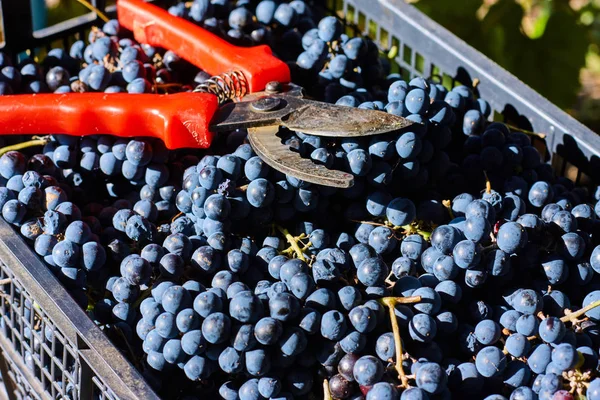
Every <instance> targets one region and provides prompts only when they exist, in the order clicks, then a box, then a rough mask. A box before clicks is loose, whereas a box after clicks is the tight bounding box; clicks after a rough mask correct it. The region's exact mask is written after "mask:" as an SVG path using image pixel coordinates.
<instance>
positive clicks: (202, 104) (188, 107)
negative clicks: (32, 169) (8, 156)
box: [0, 93, 218, 149]
mask: <svg viewBox="0 0 600 400" xmlns="http://www.w3.org/2000/svg"><path fill="white" fill-rule="evenodd" d="M217 108H218V102H217V98H216V96H214V95H212V94H207V93H178V94H170V95H155V94H127V93H113V94H104V93H81V94H72V93H70V94H60V95H59V94H34V95H14V96H0V135H1V134H13V135H46V134H65V135H75V136H83V135H98V134H111V135H116V136H121V137H132V136H152V137H156V138H159V139H162V140H163V142H164V143H165V146H167V148H169V149H177V148H182V147H196V148H197V147H201V148H207V147H208V146H210V143H211V141H212V138H213V134H212V133H211V132H210V131H209V123H210V120H211V118H212V116H213V115H214V113H215V111H216V110H217Z"/></svg>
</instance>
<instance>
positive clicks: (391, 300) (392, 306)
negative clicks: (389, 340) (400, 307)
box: [379, 296, 421, 388]
mask: <svg viewBox="0 0 600 400" xmlns="http://www.w3.org/2000/svg"><path fill="white" fill-rule="evenodd" d="M420 301H421V296H410V297H384V298H381V299H379V302H380V303H381V304H383V305H385V306H386V307H387V308H388V311H389V314H390V322H391V324H392V333H393V334H394V344H395V347H396V363H395V368H396V371H397V372H398V378H399V379H400V382H401V386H402V387H403V388H407V387H408V378H407V377H406V374H405V373H404V368H403V367H402V355H403V354H404V350H403V348H402V339H401V338H400V327H399V326H398V319H397V318H396V304H413V303H418V302H420Z"/></svg>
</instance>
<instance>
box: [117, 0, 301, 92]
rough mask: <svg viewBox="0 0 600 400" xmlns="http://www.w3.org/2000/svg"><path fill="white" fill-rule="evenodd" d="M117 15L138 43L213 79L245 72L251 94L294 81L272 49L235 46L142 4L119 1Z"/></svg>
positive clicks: (184, 21) (186, 22)
mask: <svg viewBox="0 0 600 400" xmlns="http://www.w3.org/2000/svg"><path fill="white" fill-rule="evenodd" d="M117 14H118V17H119V24H121V25H122V26H124V27H126V28H127V29H129V30H132V31H133V34H134V36H135V39H136V40H137V41H138V42H141V43H147V44H150V45H152V46H157V47H163V48H166V49H169V50H172V51H174V52H175V53H176V54H177V55H179V56H180V57H182V58H184V59H186V60H187V61H189V62H191V63H192V64H194V65H195V66H197V67H199V68H202V69H203V70H205V71H206V72H208V73H209V74H211V75H219V74H221V73H223V72H229V71H233V70H239V71H242V72H243V73H244V75H245V76H246V78H247V79H248V83H249V89H250V91H251V92H259V91H262V90H264V89H265V86H266V84H267V83H269V82H271V81H279V82H282V83H287V82H289V81H290V70H289V68H288V66H287V65H286V64H285V63H284V62H283V61H281V60H280V59H278V58H277V57H275V56H273V54H272V53H271V49H270V48H269V46H265V45H263V46H256V47H238V46H234V45H232V44H230V43H228V42H227V41H225V40H223V39H221V38H220V37H218V36H216V35H214V34H212V33H211V32H209V31H207V30H206V29H203V28H201V27H199V26H198V25H194V24H193V23H191V22H189V21H186V20H184V19H182V18H178V17H175V16H174V15H171V14H169V13H168V12H167V11H165V10H163V9H162V8H160V7H157V6H155V5H152V4H148V3H145V2H143V1H142V0H118V1H117Z"/></svg>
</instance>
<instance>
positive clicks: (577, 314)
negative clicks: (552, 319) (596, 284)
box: [560, 300, 600, 322]
mask: <svg viewBox="0 0 600 400" xmlns="http://www.w3.org/2000/svg"><path fill="white" fill-rule="evenodd" d="M598 306H600V300H596V301H594V302H592V303H590V304H588V305H587V306H585V307H583V308H581V309H580V310H578V311H575V312H572V313H569V314H568V315H565V316H564V317H562V318H561V319H560V320H561V321H562V322H573V321H575V320H577V318H579V317H581V316H582V315H583V314H585V313H586V312H588V311H590V310H592V309H594V308H596V307H598Z"/></svg>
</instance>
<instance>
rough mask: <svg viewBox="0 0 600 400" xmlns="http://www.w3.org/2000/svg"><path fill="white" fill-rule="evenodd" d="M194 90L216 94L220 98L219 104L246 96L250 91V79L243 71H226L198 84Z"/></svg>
mask: <svg viewBox="0 0 600 400" xmlns="http://www.w3.org/2000/svg"><path fill="white" fill-rule="evenodd" d="M194 92H203V93H211V94H214V95H215V96H217V98H218V99H219V104H222V103H225V102H226V101H228V100H234V99H239V98H242V97H244V96H245V95H246V94H247V93H248V92H249V88H248V80H247V79H246V77H245V76H244V74H243V73H242V72H241V71H231V72H225V73H223V74H220V75H215V76H213V77H211V78H209V79H207V80H206V81H205V82H204V83H201V84H200V85H198V86H196V89H194Z"/></svg>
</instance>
